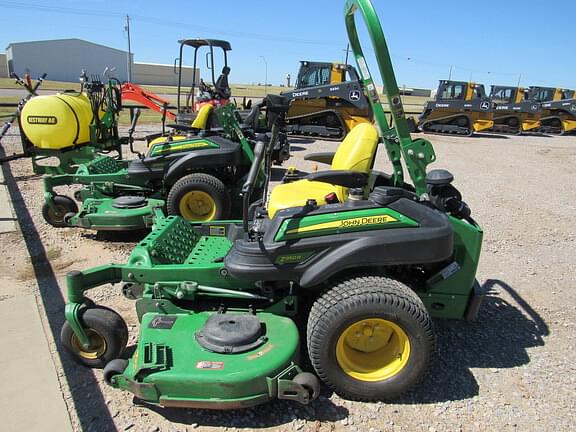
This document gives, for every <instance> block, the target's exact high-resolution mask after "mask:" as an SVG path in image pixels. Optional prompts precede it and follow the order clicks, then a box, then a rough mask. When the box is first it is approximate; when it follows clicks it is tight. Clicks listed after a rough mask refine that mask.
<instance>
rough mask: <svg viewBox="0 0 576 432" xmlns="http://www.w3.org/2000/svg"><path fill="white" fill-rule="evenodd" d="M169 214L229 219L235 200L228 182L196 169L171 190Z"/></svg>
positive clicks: (191, 219) (195, 217)
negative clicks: (232, 202) (226, 184)
mask: <svg viewBox="0 0 576 432" xmlns="http://www.w3.org/2000/svg"><path fill="white" fill-rule="evenodd" d="M166 207H167V210H168V214H169V215H179V216H182V217H183V218H184V219H186V220H189V221H196V222H203V221H211V220H221V219H227V218H228V217H229V216H230V207H231V200H230V196H229V194H228V191H227V189H226V186H224V183H222V182H221V181H220V180H219V179H217V178H216V177H213V176H211V175H209V174H202V173H194V174H189V175H187V176H185V177H182V178H181V179H179V180H178V181H177V182H176V183H174V185H173V186H172V188H171V189H170V192H169V193H168V198H167V200H166Z"/></svg>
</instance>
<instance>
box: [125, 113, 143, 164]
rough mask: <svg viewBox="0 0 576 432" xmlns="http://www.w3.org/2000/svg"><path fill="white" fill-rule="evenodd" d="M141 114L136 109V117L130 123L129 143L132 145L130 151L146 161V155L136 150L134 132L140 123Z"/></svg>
mask: <svg viewBox="0 0 576 432" xmlns="http://www.w3.org/2000/svg"><path fill="white" fill-rule="evenodd" d="M140 114H141V111H140V108H136V111H134V116H133V117H132V123H130V129H128V143H129V144H130V151H131V152H132V153H136V154H137V155H138V158H140V159H144V155H143V154H142V153H140V152H137V151H135V150H134V131H135V130H136V123H138V119H139V118H140Z"/></svg>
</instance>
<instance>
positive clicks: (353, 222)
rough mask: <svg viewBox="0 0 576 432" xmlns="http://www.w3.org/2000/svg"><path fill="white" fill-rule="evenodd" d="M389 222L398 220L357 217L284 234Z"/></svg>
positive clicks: (292, 230)
mask: <svg viewBox="0 0 576 432" xmlns="http://www.w3.org/2000/svg"><path fill="white" fill-rule="evenodd" d="M390 222H398V219H396V218H395V217H392V216H390V215H387V214H385V215H377V216H366V217H357V218H351V219H344V220H338V221H332V222H324V223H319V224H314V225H310V226H307V227H298V228H294V229H291V230H287V231H286V234H288V235H291V234H302V233H305V232H310V231H318V230H326V229H341V228H356V227H367V226H372V225H382V224H387V223H390Z"/></svg>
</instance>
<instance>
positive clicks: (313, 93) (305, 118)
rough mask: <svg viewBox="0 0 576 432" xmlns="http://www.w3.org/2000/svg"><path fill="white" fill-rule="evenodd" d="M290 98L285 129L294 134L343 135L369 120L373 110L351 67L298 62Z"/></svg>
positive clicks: (287, 94)
mask: <svg viewBox="0 0 576 432" xmlns="http://www.w3.org/2000/svg"><path fill="white" fill-rule="evenodd" d="M282 95H283V96H285V97H287V98H289V99H291V101H292V102H291V104H290V110H289V111H288V116H287V118H286V121H287V131H288V132H290V133H292V134H296V135H313V136H321V137H326V138H342V137H344V136H345V135H346V134H347V133H348V132H349V131H350V130H352V128H353V127H354V126H356V125H357V124H360V123H370V122H372V120H373V115H372V110H371V108H370V104H369V103H368V101H367V99H366V96H365V95H364V90H363V89H362V82H361V80H360V78H359V76H358V72H356V69H355V68H354V66H351V65H346V64H340V63H323V62H311V61H301V62H300V70H299V71H298V78H297V80H296V87H295V88H294V90H293V91H291V92H286V93H282Z"/></svg>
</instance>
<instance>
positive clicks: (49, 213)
mask: <svg viewBox="0 0 576 432" xmlns="http://www.w3.org/2000/svg"><path fill="white" fill-rule="evenodd" d="M54 205H55V207H56V211H54V210H52V208H50V206H49V205H48V204H47V203H44V205H43V206H42V216H43V217H44V220H45V221H46V222H48V223H49V224H50V225H52V226H53V227H56V228H63V227H66V226H68V223H67V222H66V216H67V215H68V214H69V213H74V214H76V213H78V206H77V205H76V202H75V201H74V200H73V199H72V198H69V197H67V196H64V195H56V196H55V197H54Z"/></svg>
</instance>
